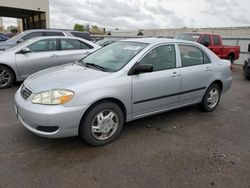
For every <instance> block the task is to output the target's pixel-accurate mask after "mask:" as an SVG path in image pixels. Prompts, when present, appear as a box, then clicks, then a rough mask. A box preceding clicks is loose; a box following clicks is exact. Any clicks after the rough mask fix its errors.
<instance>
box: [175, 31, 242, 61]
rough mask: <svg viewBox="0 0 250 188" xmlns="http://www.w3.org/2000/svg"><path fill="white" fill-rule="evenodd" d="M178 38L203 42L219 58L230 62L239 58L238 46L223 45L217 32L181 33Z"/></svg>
mask: <svg viewBox="0 0 250 188" xmlns="http://www.w3.org/2000/svg"><path fill="white" fill-rule="evenodd" d="M178 39H182V40H189V41H193V42H198V43H200V44H203V45H204V46H206V47H208V48H209V49H210V50H212V51H213V52H214V53H215V54H216V55H217V56H219V58H221V59H228V60H230V61H231V63H233V62H234V60H237V59H239V56H240V46H225V45H223V44H222V39H221V36H220V35H218V34H211V33H198V32H192V33H184V34H181V35H180V36H179V37H178Z"/></svg>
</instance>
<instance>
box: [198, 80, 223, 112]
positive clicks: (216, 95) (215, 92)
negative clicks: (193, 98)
mask: <svg viewBox="0 0 250 188" xmlns="http://www.w3.org/2000/svg"><path fill="white" fill-rule="evenodd" d="M220 95H221V88H220V86H219V85H218V84H216V83H213V84H212V85H210V86H209V87H208V89H207V91H206V93H205V95H204V97H203V99H202V102H201V103H200V107H201V110H202V111H204V112H212V111H214V110H215V109H216V107H217V106H218V104H219V101H220Z"/></svg>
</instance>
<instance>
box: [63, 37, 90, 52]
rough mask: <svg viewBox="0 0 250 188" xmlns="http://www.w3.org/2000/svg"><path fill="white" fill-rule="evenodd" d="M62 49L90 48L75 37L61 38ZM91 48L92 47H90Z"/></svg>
mask: <svg viewBox="0 0 250 188" xmlns="http://www.w3.org/2000/svg"><path fill="white" fill-rule="evenodd" d="M61 48H62V50H81V49H90V48H91V47H90V46H89V45H88V44H85V43H84V42H81V41H79V40H75V39H61ZM92 48H93V47H92Z"/></svg>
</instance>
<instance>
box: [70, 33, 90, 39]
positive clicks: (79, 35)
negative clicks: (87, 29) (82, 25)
mask: <svg viewBox="0 0 250 188" xmlns="http://www.w3.org/2000/svg"><path fill="white" fill-rule="evenodd" d="M70 33H71V34H72V35H73V36H75V37H79V38H82V39H86V40H89V41H92V38H91V37H90V35H89V34H88V33H84V32H70Z"/></svg>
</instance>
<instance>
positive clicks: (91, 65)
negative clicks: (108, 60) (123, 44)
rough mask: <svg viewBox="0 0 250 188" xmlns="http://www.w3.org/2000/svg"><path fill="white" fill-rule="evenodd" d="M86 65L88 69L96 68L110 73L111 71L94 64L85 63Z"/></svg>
mask: <svg viewBox="0 0 250 188" xmlns="http://www.w3.org/2000/svg"><path fill="white" fill-rule="evenodd" d="M83 64H84V65H86V67H94V68H96V69H98V70H101V71H104V72H110V71H111V70H110V69H108V68H105V67H102V66H100V65H97V64H94V63H85V62H83Z"/></svg>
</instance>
